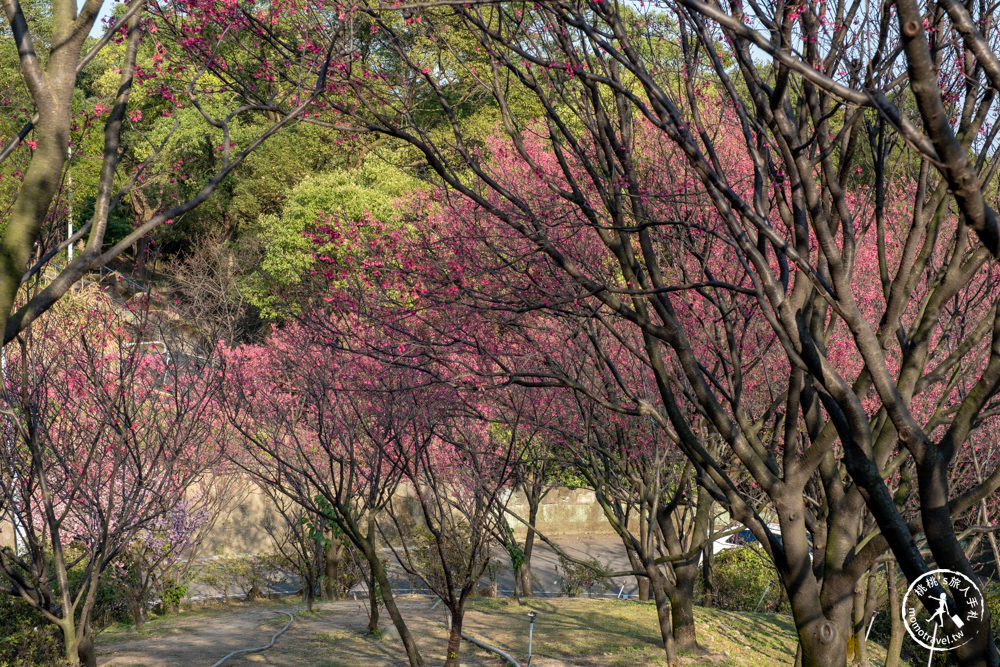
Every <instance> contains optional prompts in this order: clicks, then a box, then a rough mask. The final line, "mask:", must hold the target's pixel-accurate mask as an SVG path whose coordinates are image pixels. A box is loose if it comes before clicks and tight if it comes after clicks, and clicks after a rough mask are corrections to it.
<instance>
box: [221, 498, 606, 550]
mask: <svg viewBox="0 0 1000 667" xmlns="http://www.w3.org/2000/svg"><path fill="white" fill-rule="evenodd" d="M246 492H247V493H246V497H245V498H244V499H243V500H242V501H240V502H238V503H235V504H234V506H233V507H232V508H231V509H229V510H228V511H227V512H225V513H224V515H223V516H220V517H219V519H218V520H217V521H216V524H215V527H214V529H213V530H212V531H211V533H209V535H208V538H207V539H206V541H205V543H204V545H203V547H202V549H201V553H202V554H203V555H206V556H207V555H223V554H244V553H269V552H271V551H272V550H273V547H272V546H271V540H270V537H269V536H268V534H267V531H266V530H265V529H264V525H265V521H267V519H268V517H272V520H277V521H280V517H279V516H278V515H277V513H276V512H275V510H274V508H273V506H272V505H271V503H270V501H269V500H268V499H267V497H266V496H265V495H264V494H263V493H261V492H260V491H258V490H257V489H255V488H252V485H251V486H250V487H249V488H248V489H246ZM400 494H401V495H403V496H406V495H410V494H409V493H408V492H407V490H401V491H400ZM509 506H510V509H511V510H512V511H513V512H515V513H517V514H518V515H519V516H521V517H524V518H527V516H528V505H527V502H526V501H525V498H524V495H523V494H520V493H517V494H514V497H513V498H511V500H510V503H509ZM509 521H510V525H511V528H512V529H513V530H514V534H515V535H517V536H518V537H523V536H524V532H525V528H524V526H523V525H522V524H521V523H520V522H519V521H517V520H515V519H513V518H512V519H510V520H509ZM537 524H538V529H539V530H540V531H541V532H542V533H544V534H545V535H546V536H561V535H584V534H596V535H610V534H613V531H612V529H611V526H610V525H609V524H608V522H607V520H606V519H605V518H604V513H603V512H602V511H601V507H600V505H598V504H597V502H596V501H595V499H594V492H593V491H588V490H586V489H567V488H558V489H553V490H551V491H549V493H548V494H546V496H545V497H544V498H543V499H542V504H541V506H540V507H539V510H538V522H537Z"/></svg>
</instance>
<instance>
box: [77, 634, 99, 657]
mask: <svg viewBox="0 0 1000 667" xmlns="http://www.w3.org/2000/svg"><path fill="white" fill-rule="evenodd" d="M76 653H77V655H78V656H79V657H80V664H81V665H84V667H97V651H95V650H94V633H93V631H92V630H91V629H90V627H89V626H88V627H87V629H86V630H84V633H83V637H82V638H81V639H80V642H79V643H78V644H77V646H76Z"/></svg>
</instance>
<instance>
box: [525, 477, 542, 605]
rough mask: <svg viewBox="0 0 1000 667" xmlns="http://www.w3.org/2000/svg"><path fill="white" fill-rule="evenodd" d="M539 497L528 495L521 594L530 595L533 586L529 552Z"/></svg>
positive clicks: (531, 545)
mask: <svg viewBox="0 0 1000 667" xmlns="http://www.w3.org/2000/svg"><path fill="white" fill-rule="evenodd" d="M540 504H541V498H540V497H538V496H537V495H529V496H528V531H527V532H526V533H525V535H524V564H523V565H521V573H520V575H521V577H520V578H521V595H523V596H524V597H528V598H530V597H532V596H533V595H534V588H533V586H532V582H531V552H532V550H533V549H534V548H535V521H536V520H537V519H538V506H539V505H540Z"/></svg>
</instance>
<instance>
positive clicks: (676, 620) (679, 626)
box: [668, 562, 701, 653]
mask: <svg viewBox="0 0 1000 667" xmlns="http://www.w3.org/2000/svg"><path fill="white" fill-rule="evenodd" d="M674 573H675V574H676V577H677V584H676V585H675V586H672V587H670V588H669V590H668V592H669V596H670V620H671V623H672V625H673V631H674V641H675V642H676V644H677V651H678V652H680V651H684V652H685V653H697V652H699V651H701V647H700V646H698V638H697V635H696V633H695V626H694V582H695V579H696V578H697V577H698V565H697V563H693V562H692V563H688V564H685V565H683V566H676V567H674Z"/></svg>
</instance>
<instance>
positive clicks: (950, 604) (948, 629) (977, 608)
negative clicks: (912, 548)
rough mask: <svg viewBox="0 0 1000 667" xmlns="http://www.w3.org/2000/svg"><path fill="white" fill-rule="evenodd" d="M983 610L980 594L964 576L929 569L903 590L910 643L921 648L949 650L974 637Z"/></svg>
mask: <svg viewBox="0 0 1000 667" xmlns="http://www.w3.org/2000/svg"><path fill="white" fill-rule="evenodd" d="M949 596H950V598H951V600H949ZM985 607H986V601H985V599H984V598H983V593H982V591H980V590H979V586H977V585H976V584H975V582H973V581H972V580H971V579H969V578H968V577H967V576H965V575H964V574H962V573H961V572H953V571H952V570H931V571H930V572H927V573H926V574H923V575H921V576H920V577H918V578H917V580H916V581H914V582H913V583H912V584H910V587H909V588H908V589H906V597H904V598H903V609H902V612H903V624H904V625H905V626H906V631H907V632H908V633H910V636H911V637H913V641H915V642H917V643H918V644H920V645H921V646H923V647H924V648H926V649H930V650H931V651H951V650H953V649H956V648H958V647H959V646H961V645H963V644H966V643H968V642H969V641H971V640H972V639H973V638H974V637H975V636H976V633H977V632H978V631H979V628H980V626H981V624H980V622H979V621H980V619H982V614H983V609H984V608H985ZM960 610H962V611H960Z"/></svg>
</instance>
